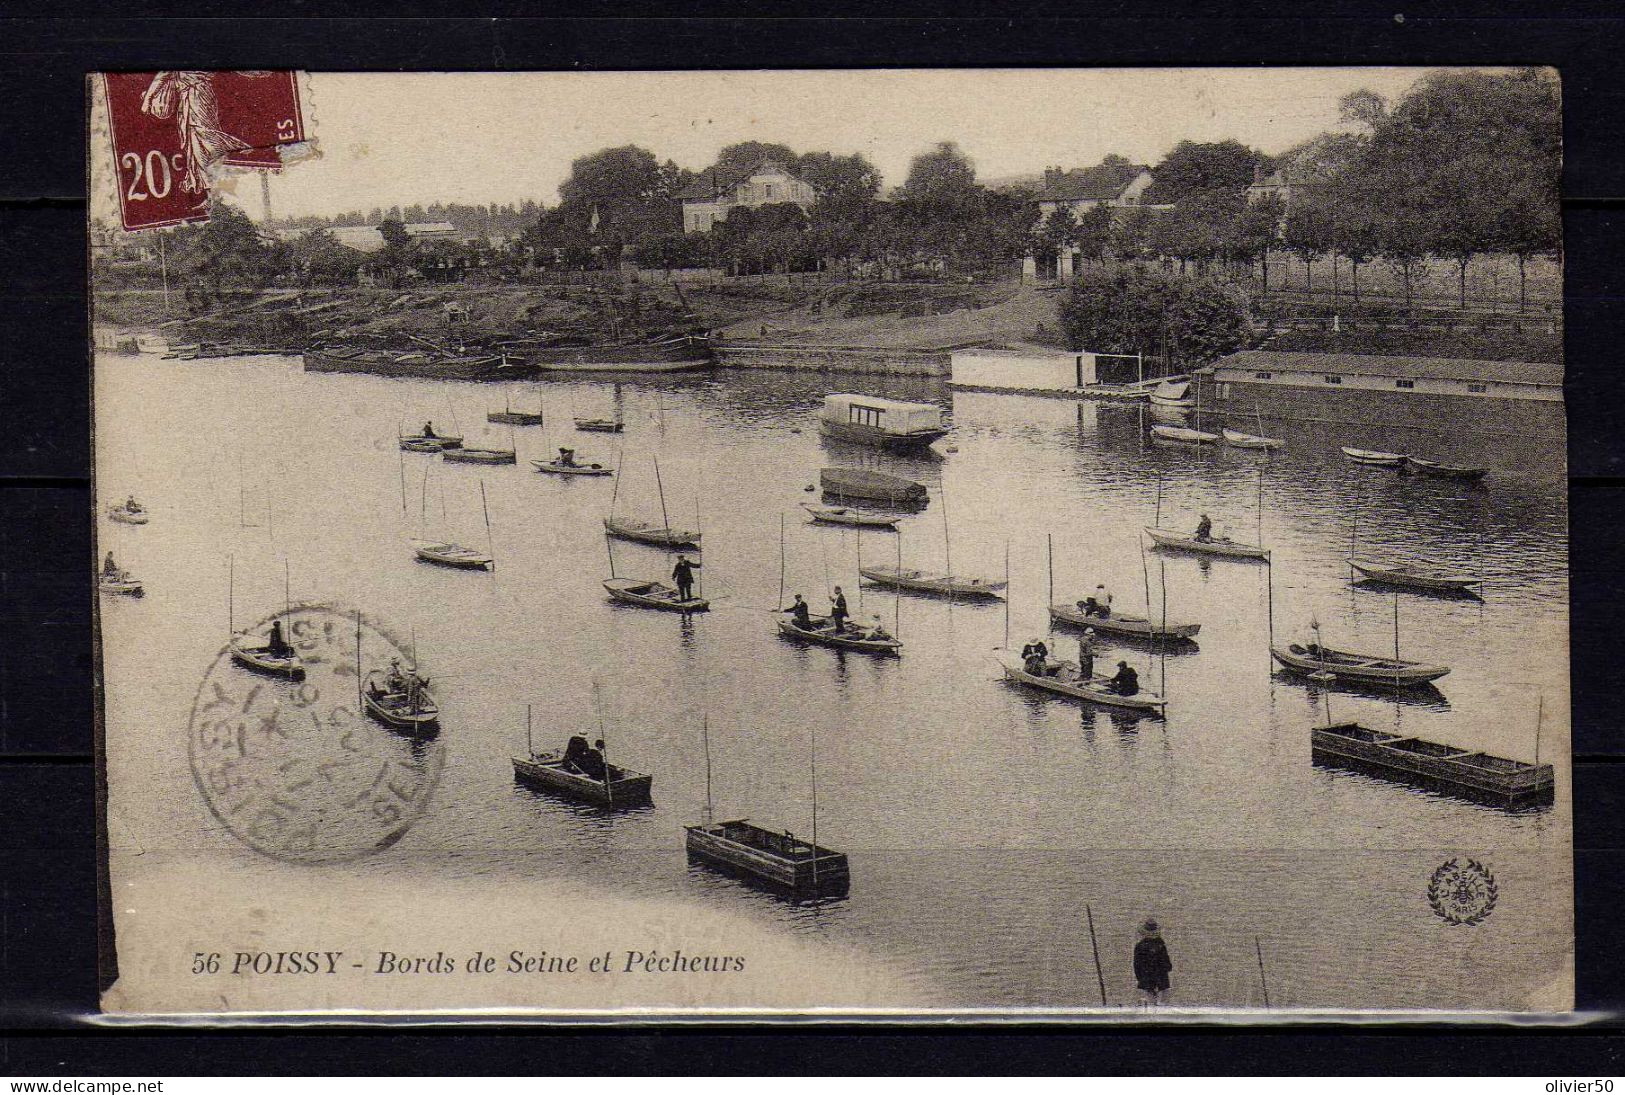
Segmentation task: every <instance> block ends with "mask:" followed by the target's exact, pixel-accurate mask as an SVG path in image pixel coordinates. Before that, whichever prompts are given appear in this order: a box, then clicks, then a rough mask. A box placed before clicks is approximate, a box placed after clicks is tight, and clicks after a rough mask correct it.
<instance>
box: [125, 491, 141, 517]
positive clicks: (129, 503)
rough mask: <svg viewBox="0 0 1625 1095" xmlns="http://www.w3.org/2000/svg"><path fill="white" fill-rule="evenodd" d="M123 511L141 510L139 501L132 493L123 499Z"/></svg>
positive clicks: (133, 511)
mask: <svg viewBox="0 0 1625 1095" xmlns="http://www.w3.org/2000/svg"><path fill="white" fill-rule="evenodd" d="M124 511H125V512H126V513H140V512H141V503H140V502H137V501H136V500H135V495H133V494H132V495H130V497H128V498H126V499H125V500H124Z"/></svg>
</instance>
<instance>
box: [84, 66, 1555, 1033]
mask: <svg viewBox="0 0 1625 1095" xmlns="http://www.w3.org/2000/svg"><path fill="white" fill-rule="evenodd" d="M88 90H89V96H90V102H91V105H92V109H91V115H92V119H91V126H90V131H89V134H88V142H89V144H88V156H89V165H90V186H91V203H90V210H91V213H90V215H91V218H92V223H91V248H92V254H91V269H92V278H93V285H92V290H93V306H94V308H93V312H94V314H93V317H92V326H93V330H92V331H91V332H90V334H91V335H92V337H93V339H94V349H95V353H94V372H95V376H94V381H95V387H94V393H95V447H96V453H95V485H96V498H97V503H96V505H97V513H96V528H97V535H96V540H97V544H96V558H95V559H94V561H88V560H87V565H93V566H94V567H95V569H96V573H97V581H98V585H99V595H98V596H99V605H98V620H99V633H98V634H99V651H98V656H99V665H100V684H101V709H102V718H103V737H104V748H103V754H102V758H103V761H104V763H105V770H106V778H107V839H108V847H109V857H110V862H109V876H110V880H111V881H110V886H111V891H110V906H111V909H112V923H111V925H110V926H109V927H110V928H111V932H110V938H111V940H112V943H111V945H112V946H113V947H114V948H115V950H116V960H117V979H116V981H115V982H114V983H113V984H112V985H111V987H110V988H109V989H108V991H107V992H106V994H105V996H104V1000H103V1006H104V1008H105V1010H106V1011H107V1012H109V1013H111V1014H117V1015H122V1016H200V1015H207V1016H228V1017H229V1016H232V1015H253V1014H273V1015H294V1014H297V1015H306V1014H309V1015H332V1014H346V1015H347V1014H354V1013H459V1014H466V1013H481V1012H492V1013H497V1012H501V1013H530V1014H535V1015H539V1016H547V1017H561V1016H580V1017H591V1018H611V1019H618V1018H628V1019H637V1018H648V1017H686V1016H695V1017H706V1016H735V1017H773V1016H795V1017H813V1018H836V1017H846V1016H860V1017H861V1016H875V1017H883V1018H922V1019H926V1020H931V1019H942V1018H946V1017H949V1016H959V1015H971V1016H1002V1015H1010V1016H1021V1017H1045V1018H1049V1017H1053V1018H1056V1019H1066V1018H1074V1017H1076V1018H1084V1017H1107V1018H1113V1017H1115V1018H1122V1019H1143V1018H1145V1017H1147V1016H1160V1017H1168V1018H1177V1017H1179V1016H1182V1015H1187V1014H1211V1013H1212V1012H1214V1011H1215V1010H1223V1011H1225V1012H1234V1013H1237V1014H1241V1015H1248V1016H1253V1017H1256V1018H1259V1019H1261V1020H1264V1021H1268V1020H1270V1019H1272V1018H1288V1017H1290V1016H1292V1015H1294V1014H1303V1013H1350V1012H1366V1011H1374V1012H1382V1013H1386V1014H1396V1013H1412V1012H1421V1013H1427V1014H1430V1015H1438V1014H1449V1013H1467V1012H1492V1013H1493V1012H1521V1013H1553V1012H1562V1011H1565V1010H1567V1009H1569V1008H1571V1007H1572V1006H1573V980H1574V962H1573V931H1572V919H1573V897H1572V892H1573V881H1572V864H1571V822H1570V818H1571V798H1570V794H1571V785H1570V779H1569V776H1570V766H1569V697H1568V645H1567V642H1568V639H1567V636H1568V610H1567V598H1568V538H1567V511H1566V497H1565V464H1564V430H1565V424H1564V404H1563V388H1562V381H1563V357H1562V336H1563V314H1562V304H1561V302H1562V239H1561V234H1560V225H1559V218H1558V196H1559V179H1560V166H1561V156H1562V143H1561V137H1562V135H1561V128H1560V121H1559V119H1560V100H1561V84H1560V75H1559V73H1557V72H1555V71H1552V70H1544V69H1522V68H1511V67H1508V68H1482V69H1420V68H1417V69H1392V68H1381V69H1379V68H1371V69H1353V68H1344V69H1274V70H1272V69H1248V70H1225V69H1207V70H1116V71H1113V70H1057V69H1051V70H1021V71H1015V70H1010V71H1003V70H955V71H928V70H919V71H819V72H796V71H783V72H767V71H752V72H643V73H501V74H494V73H493V74H479V75H475V74H456V73H439V74H431V73H419V74H397V73H374V74H344V73H291V72H214V71H192V72H147V73H133V72H132V73H116V74H107V75H98V76H94V77H92V78H91V80H90V86H89V89H88Z"/></svg>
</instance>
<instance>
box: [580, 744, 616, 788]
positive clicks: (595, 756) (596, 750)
mask: <svg viewBox="0 0 1625 1095" xmlns="http://www.w3.org/2000/svg"><path fill="white" fill-rule="evenodd" d="M578 767H580V769H581V774H582V775H584V776H586V777H587V778H588V779H598V780H601V779H603V778H604V776H605V775H606V774H607V773H608V771H609V769H608V768H607V767H605V765H604V741H603V739H602V738H600V739H598V741H596V742H594V743H593V746H592V748H591V749H588V750H587V751H586V752H584V753H582V754H581V760H580V762H579V764H578Z"/></svg>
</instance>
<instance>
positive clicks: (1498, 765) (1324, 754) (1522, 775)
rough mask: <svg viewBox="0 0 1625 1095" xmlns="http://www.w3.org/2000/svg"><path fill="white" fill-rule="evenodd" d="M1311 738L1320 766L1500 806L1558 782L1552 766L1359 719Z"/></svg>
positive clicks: (1539, 794) (1537, 795)
mask: <svg viewBox="0 0 1625 1095" xmlns="http://www.w3.org/2000/svg"><path fill="white" fill-rule="evenodd" d="M1309 741H1310V756H1311V759H1312V761H1313V763H1315V764H1319V765H1325V766H1332V767H1338V768H1352V769H1355V770H1358V771H1365V772H1369V773H1371V774H1373V775H1377V776H1380V777H1382V778H1384V779H1390V780H1398V781H1401V782H1404V783H1412V784H1419V785H1421V786H1425V787H1430V788H1432V789H1434V790H1440V791H1446V792H1449V793H1451V794H1455V795H1460V796H1463V797H1466V798H1471V799H1475V800H1478V801H1485V802H1492V803H1495V804H1497V805H1504V806H1513V805H1516V804H1517V803H1520V802H1529V801H1538V800H1540V799H1545V798H1549V797H1550V796H1551V795H1552V793H1553V789H1554V787H1555V786H1556V780H1555V776H1554V774H1553V770H1552V766H1551V765H1550V764H1530V763H1528V762H1526V761H1521V760H1512V759H1510V758H1508V757H1497V756H1493V755H1492V754H1489V753H1484V752H1478V751H1474V750H1471V749H1461V748H1458V747H1456V746H1454V745H1446V744H1444V743H1442V742H1436V741H1427V740H1425V739H1423V738H1414V737H1405V736H1402V735H1399V734H1386V733H1383V732H1382V731H1380V730H1371V729H1368V728H1366V727H1364V726H1361V725H1360V724H1359V723H1357V722H1345V723H1338V724H1335V725H1331V726H1316V727H1312V728H1311V729H1310V732H1309Z"/></svg>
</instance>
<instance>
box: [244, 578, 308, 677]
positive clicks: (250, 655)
mask: <svg viewBox="0 0 1625 1095" xmlns="http://www.w3.org/2000/svg"><path fill="white" fill-rule="evenodd" d="M282 566H283V571H282V573H283V592H282V615H281V616H280V617H278V618H277V619H275V620H273V621H272V624H271V631H270V635H269V636H268V637H267V638H266V640H265V641H264V642H263V643H262V642H260V640H259V636H257V635H254V634H251V633H249V632H244V633H242V634H241V635H239V634H238V633H237V620H236V559H235V557H228V559H227V570H226V573H227V578H226V634H227V635H228V636H229V637H230V638H229V641H228V648H229V649H230V651H231V660H232V661H234V662H236V663H237V664H238V665H240V666H242V667H243V668H245V669H250V670H253V671H254V672H256V673H264V674H267V675H269V676H272V677H282V678H284V679H286V680H291V681H302V680H304V679H305V664H304V662H303V661H302V660H300V657H299V652H298V651H296V650H295V649H294V648H293V644H292V643H291V642H289V641H288V639H287V637H286V635H285V634H284V632H285V630H286V628H285V627H284V625H283V623H282V621H283V620H287V621H289V623H288V625H287V626H288V627H291V626H292V620H293V609H292V607H291V600H292V598H291V595H290V593H289V587H290V584H291V582H290V578H289V573H288V562H287V560H286V559H284V560H283V563H282Z"/></svg>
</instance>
